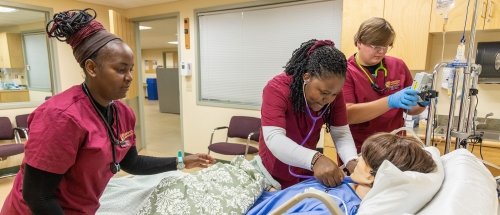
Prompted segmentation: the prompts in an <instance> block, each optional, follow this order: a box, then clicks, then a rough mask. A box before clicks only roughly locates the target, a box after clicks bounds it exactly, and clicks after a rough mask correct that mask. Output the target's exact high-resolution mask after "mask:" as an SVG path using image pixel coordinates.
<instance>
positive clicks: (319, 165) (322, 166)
mask: <svg viewBox="0 0 500 215" xmlns="http://www.w3.org/2000/svg"><path fill="white" fill-rule="evenodd" d="M313 171H314V177H316V179H318V181H320V182H321V183H323V184H324V185H326V186H328V187H335V186H338V185H340V183H342V180H344V173H343V172H342V170H341V169H340V168H339V167H338V166H337V164H335V163H334V162H333V161H332V160H330V158H328V157H326V156H321V157H320V158H319V159H318V161H316V163H315V164H314V166H313Z"/></svg>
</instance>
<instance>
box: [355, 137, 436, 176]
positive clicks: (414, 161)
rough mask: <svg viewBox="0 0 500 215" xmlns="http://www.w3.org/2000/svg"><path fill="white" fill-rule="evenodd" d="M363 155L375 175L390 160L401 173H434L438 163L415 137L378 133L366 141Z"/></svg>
mask: <svg viewBox="0 0 500 215" xmlns="http://www.w3.org/2000/svg"><path fill="white" fill-rule="evenodd" d="M361 155H362V156H363V159H364V160H365V162H366V164H367V165H368V166H370V167H371V168H372V169H373V173H372V175H375V174H376V172H377V170H378V168H379V167H380V165H381V164H382V162H383V161H384V160H389V161H390V162H391V163H392V164H394V166H396V167H398V168H399V169H400V170H401V171H415V172H421V173H429V172H432V171H433V170H434V169H435V168H436V163H434V160H433V159H432V156H431V155H430V153H428V152H427V151H426V150H424V148H423V146H422V144H421V143H420V142H419V141H418V140H417V139H415V138H414V137H405V136H398V135H395V134H390V133H377V134H374V135H372V136H370V137H369V138H368V139H366V140H365V142H364V143H363V146H362V147H361Z"/></svg>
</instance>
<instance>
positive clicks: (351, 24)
mask: <svg viewBox="0 0 500 215" xmlns="http://www.w3.org/2000/svg"><path fill="white" fill-rule="evenodd" d="M342 7H343V11H342V36H341V47H340V49H341V51H342V52H343V53H344V54H345V55H346V57H347V58H348V57H349V56H351V55H353V54H354V53H356V52H357V51H358V49H357V48H356V46H355V45H354V34H356V32H357V31H358V29H359V25H360V24H361V23H362V22H363V21H365V20H367V19H369V18H371V17H383V16H384V0H349V1H344V2H343V6H342Z"/></svg>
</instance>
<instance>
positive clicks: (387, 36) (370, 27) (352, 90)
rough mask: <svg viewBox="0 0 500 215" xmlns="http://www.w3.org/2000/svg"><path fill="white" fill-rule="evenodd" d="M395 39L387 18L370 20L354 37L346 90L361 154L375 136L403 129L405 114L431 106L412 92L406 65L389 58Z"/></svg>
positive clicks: (346, 99) (352, 125)
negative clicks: (356, 49)
mask: <svg viewBox="0 0 500 215" xmlns="http://www.w3.org/2000/svg"><path fill="white" fill-rule="evenodd" d="M395 36H396V34H395V32H394V29H393V28H392V26H391V24H389V22H387V21H386V20H385V19H383V18H371V19H368V20H366V21H365V22H363V23H362V24H361V26H360V27H359V30H358V32H357V33H356V35H355V36H354V44H355V45H356V47H357V48H358V52H357V53H356V54H354V55H353V56H351V57H350V58H349V59H348V60H347V76H346V80H345V84H344V87H343V89H342V90H343V92H344V99H345V102H346V105H347V121H348V122H349V125H350V128H351V132H352V136H353V137H354V141H355V143H356V148H357V151H358V152H360V150H361V145H362V143H363V141H364V140H365V139H366V138H368V137H369V136H371V135H372V134H375V133H377V132H390V131H393V130H394V129H397V128H400V127H402V126H403V125H404V119H403V111H407V113H408V114H410V115H416V114H419V113H421V112H422V111H423V110H424V109H425V106H426V105H428V102H420V103H419V102H417V101H418V95H417V92H416V91H415V90H413V89H410V88H409V86H411V84H412V82H413V78H412V76H411V73H410V71H409V69H408V67H407V66H406V64H405V63H404V62H403V61H402V60H401V59H398V58H395V57H390V56H386V53H387V52H388V51H389V50H390V49H391V48H392V45H393V42H394V38H395ZM406 51H411V50H406Z"/></svg>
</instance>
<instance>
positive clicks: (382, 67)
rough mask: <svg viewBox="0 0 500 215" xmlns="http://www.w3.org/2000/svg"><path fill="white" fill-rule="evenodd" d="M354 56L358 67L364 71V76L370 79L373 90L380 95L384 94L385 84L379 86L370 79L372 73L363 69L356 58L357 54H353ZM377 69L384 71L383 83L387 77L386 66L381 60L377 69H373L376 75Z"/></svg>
mask: <svg viewBox="0 0 500 215" xmlns="http://www.w3.org/2000/svg"><path fill="white" fill-rule="evenodd" d="M354 58H355V61H356V65H358V67H359V69H361V71H363V72H364V73H365V75H366V77H367V78H368V80H369V81H370V84H371V87H372V89H373V90H375V92H377V93H378V94H380V95H382V94H384V92H385V91H386V90H387V88H386V87H385V86H384V88H380V87H379V86H378V84H377V83H376V82H375V81H374V80H373V79H372V77H373V75H371V74H369V73H368V72H367V71H366V70H365V68H364V67H363V66H362V65H361V64H360V63H359V59H358V55H357V54H356V55H355V56H354ZM379 70H382V71H384V84H385V79H386V78H387V68H385V66H384V63H383V62H382V61H380V65H379V66H378V67H377V69H375V74H377V75H378V71H379Z"/></svg>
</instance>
